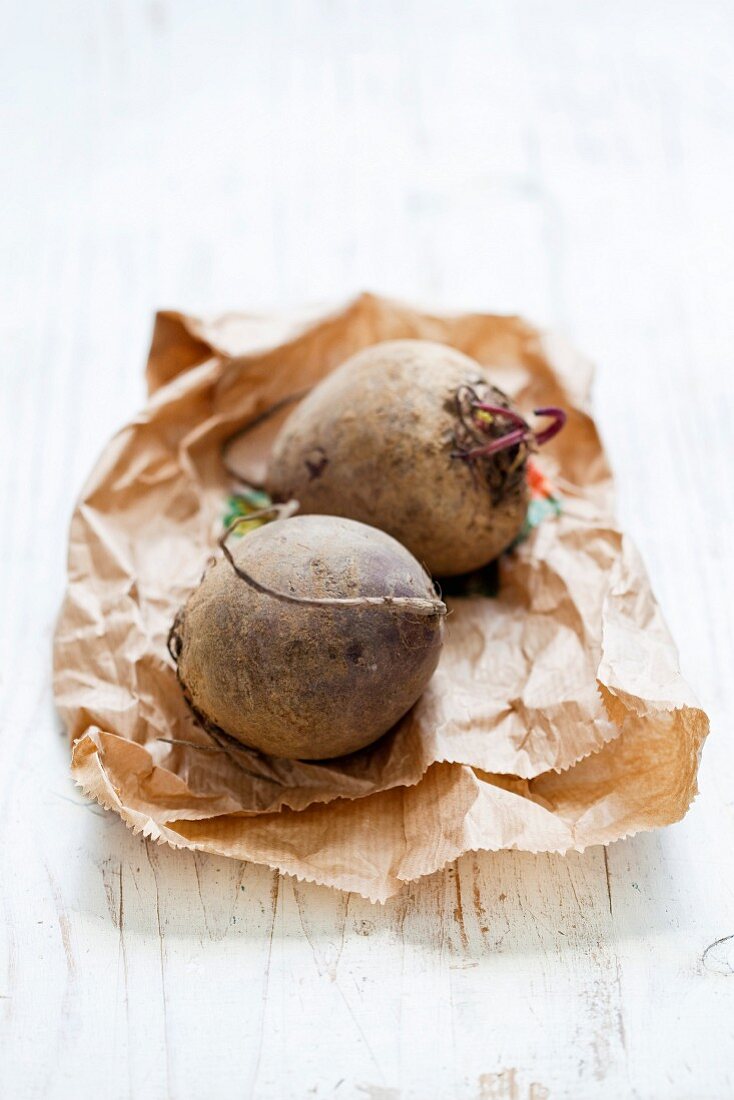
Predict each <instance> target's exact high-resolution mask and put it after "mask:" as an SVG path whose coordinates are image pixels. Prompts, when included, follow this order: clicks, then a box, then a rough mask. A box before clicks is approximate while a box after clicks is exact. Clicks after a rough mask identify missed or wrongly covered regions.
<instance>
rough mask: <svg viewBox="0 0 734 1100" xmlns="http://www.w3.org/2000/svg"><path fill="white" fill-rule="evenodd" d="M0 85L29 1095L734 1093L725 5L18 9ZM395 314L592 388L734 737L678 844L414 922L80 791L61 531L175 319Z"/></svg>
mask: <svg viewBox="0 0 734 1100" xmlns="http://www.w3.org/2000/svg"><path fill="white" fill-rule="evenodd" d="M2 13H3V17H2V28H3V30H2V37H1V39H0V41H1V42H2V45H1V46H0V49H1V51H2V64H1V65H0V128H1V134H2V149H1V153H2V155H1V156H0V195H1V197H2V202H1V203H0V326H1V327H0V331H1V333H2V341H1V344H0V347H1V348H2V353H1V360H0V362H1V366H0V371H1V375H0V417H1V422H0V494H1V499H2V509H1V511H0V517H1V522H2V526H3V533H2V537H0V555H1V558H0V562H1V569H0V585H1V588H0V599H1V607H0V646H1V649H0V723H1V725H2V748H3V755H2V770H1V772H0V834H1V839H0V891H1V894H2V898H1V900H2V909H1V910H0V921H1V923H0V1019H1V1020H2V1032H1V1034H2V1044H3V1047H2V1053H1V1055H0V1096H2V1097H3V1098H5V1097H8V1098H11V1097H12V1098H14V1100H16V1098H17V1100H31V1098H36V1097H51V1098H66V1097H74V1098H77V1100H79V1098H81V1100H84V1098H87V1097H95V1098H96V1097H99V1096H104V1097H105V1098H106V1100H117V1098H120V1100H122V1098H127V1097H132V1098H136V1100H137V1098H145V1100H147V1098H151V1100H158V1098H164V1097H173V1098H176V1100H198V1098H203V1100H207V1098H210V1097H220V1096H221V1097H224V1096H226V1097H230V1096H231V1097H242V1098H246V1097H256V1098H270V1097H273V1098H281V1097H296V1098H301V1097H310V1096H314V1097H331V1096H334V1097H337V1098H338V1100H344V1098H350V1097H355V1098H364V1097H367V1098H369V1100H397V1098H401V1100H408V1098H415V1100H431V1098H434V1097H436V1098H446V1100H465V1098H466V1100H469V1098H471V1100H474V1098H482V1100H490V1098H491V1100H495V1098H500V1097H502V1098H512V1100H542V1098H546V1097H552V1098H553V1100H556V1098H558V1097H574V1098H576V1097H578V1098H583V1100H586V1098H595V1097H610V1098H612V1097H614V1098H616V1097H625V1096H630V1097H639V1098H665V1100H668V1098H672V1100H679V1098H680V1100H691V1098H693V1100H696V1098H722V1097H730V1096H732V1095H734V855H733V854H732V851H733V848H734V801H733V799H732V790H733V789H734V782H733V781H734V746H733V745H732V718H733V706H732V704H733V702H734V689H733V687H732V682H733V677H732V666H733V662H734V637H733V632H732V610H733V609H734V581H733V579H732V577H733V575H734V574H733V573H732V566H733V565H734V561H733V560H732V546H733V545H734V494H733V493H732V490H731V483H732V460H734V449H733V448H732V442H731V441H732V430H733V424H734V383H732V370H733V361H734V308H732V306H733V304H734V260H733V257H734V211H733V209H732V179H734V56H733V50H732V43H733V42H734V6H733V5H732V4H731V3H727V2H722V3H713V2H708V0H688V2H678V0H660V2H646V0H615V3H613V4H612V3H606V2H602V0H555V2H547V0H537V2H529V0H497V2H488V0H485V2H479V0H477V2H476V3H470V2H458V0H453V2H451V3H449V2H445V3H440V2H433V0H430V2H429V0H420V2H418V0H415V2H412V3H411V2H400V0H398V2H396V0H371V2H370V3H369V4H366V3H365V4H359V3H352V2H341V0H322V2H317V0H303V2H300V3H298V2H295V0H294V2H293V3H286V2H281V0H262V2H251V0H238V2H234V0H233V2H231V3H229V2H223V0H222V2H219V0H210V2H209V3H207V4H204V3H197V2H195V0H176V2H174V0H67V2H65V3H63V4H61V3H54V2H53V0H24V2H23V3H21V4H19V3H15V2H13V0H7V2H5V3H3V4H2ZM365 287H366V288H370V289H375V290H379V291H382V292H385V293H392V294H396V295H400V296H403V297H406V298H409V299H417V300H420V301H424V302H428V303H432V304H434V305H436V306H438V307H441V306H445V307H458V308H463V307H467V308H473V307H476V308H489V309H495V310H506V311H518V312H522V313H525V314H527V315H528V316H529V317H531V318H532V319H534V320H536V321H538V322H541V323H546V324H551V325H555V326H557V327H560V328H562V329H564V330H565V331H566V332H567V333H568V334H569V335H570V336H571V337H572V338H573V339H574V340H575V341H576V342H577V343H578V344H579V345H580V346H581V347H582V348H584V349H585V350H586V351H587V352H588V353H589V354H590V355H592V356H593V357H594V358H595V359H596V360H597V362H598V363H599V374H598V380H597V386H596V405H597V412H598V416H599V419H600V421H601V424H602V427H603V429H604V433H605V437H606V441H607V443H608V446H609V450H610V452H611V455H612V459H613V461H614V464H615V467H616V471H617V474H618V478H619V486H620V505H619V508H620V513H621V516H622V519H623V521H624V523H625V524H626V526H627V527H628V528H629V529H630V530H631V531H632V533H633V534H634V536H635V537H636V539H637V541H638V543H639V544H640V545H641V547H642V550H643V552H644V554H645V556H646V559H647V562H648V564H649V567H650V570H651V573H652V576H653V580H654V583H655V586H656V589H657V592H658V594H659V597H660V599H661V601H662V604H663V606H664V608H665V611H666V614H667V617H668V619H669V622H670V624H671V626H672V628H673V630H674V633H675V635H676V636H677V638H678V641H679V643H680V649H681V659H682V665H683V668H684V671H685V673H686V674H687V675H688V677H689V678H690V680H691V681H692V683H693V684H694V685H695V686H696V688H697V690H698V692H699V694H700V696H701V698H702V700H703V701H704V703H705V704H706V705H707V706H708V708H709V710H710V713H711V716H712V721H713V735H712V737H711V739H710V740H709V743H708V745H707V748H706V751H705V754H704V759H703V766H702V771H701V795H700V797H699V799H698V801H697V802H696V804H695V806H694V808H693V809H692V811H691V813H690V814H689V816H688V818H687V819H686V820H685V821H684V822H683V823H681V824H680V825H678V826H676V827H674V828H671V829H669V830H668V831H666V832H664V833H660V834H657V835H646V836H640V837H637V838H635V839H632V840H630V841H628V842H625V843H620V844H617V845H613V846H612V847H611V848H610V849H609V850H608V852H606V853H605V852H604V851H603V850H602V849H595V850H590V851H588V852H587V853H585V854H584V855H581V856H574V857H571V858H569V859H561V858H556V857H545V856H538V857H532V856H528V855H518V854H512V853H500V854H497V855H481V856H477V857H471V856H469V857H465V858H464V859H462V860H460V861H459V862H458V863H457V864H456V865H455V866H453V867H450V868H449V869H447V870H446V871H445V872H444V873H441V874H437V875H436V876H434V877H433V878H432V879H430V880H427V881H425V882H423V883H420V884H418V885H416V886H415V887H413V888H412V889H410V890H407V891H406V893H405V894H404V895H403V896H401V897H400V898H398V899H395V900H393V901H391V902H390V903H389V904H388V905H386V906H385V907H384V908H380V907H376V906H371V905H370V904H369V903H367V902H365V901H363V900H361V899H359V898H357V897H354V896H350V897H347V896H345V895H340V894H337V893H335V892H330V891H329V890H327V889H323V888H318V887H311V886H297V885H294V883H293V882H292V881H290V880H287V879H279V878H278V877H277V876H276V875H274V874H271V873H270V872H269V871H266V870H263V869H261V868H259V867H255V866H248V865H241V864H237V863H230V862H227V861H226V860H219V859H215V858H208V857H205V856H193V855H191V854H189V853H182V852H174V851H171V850H169V849H166V848H162V849H159V848H156V847H154V846H152V845H150V844H148V843H146V842H144V841H142V840H140V839H139V838H136V837H134V836H132V834H131V833H129V832H128V831H127V830H126V829H125V827H124V826H123V825H122V824H121V823H120V821H119V820H118V819H117V818H115V817H113V816H111V815H109V814H105V813H104V812H103V811H102V810H101V809H100V808H98V807H95V806H91V805H87V804H86V803H85V802H84V800H83V799H82V798H81V797H80V795H79V794H78V792H77V791H76V790H75V788H74V787H73V786H72V785H71V783H70V781H69V779H68V778H67V771H66V761H67V747H66V744H65V741H64V738H63V736H62V733H61V730H60V725H59V721H58V719H57V717H56V716H55V714H54V711H53V708H52V704H51V698H50V686H49V680H50V673H49V656H50V653H49V651H50V640H51V632H52V627H53V622H54V616H55V614H56V611H57V608H58V605H59V600H60V597H61V592H62V588H63V578H64V555H65V541H66V524H67V521H68V517H69V514H70V510H71V507H72V503H73V499H74V496H75V494H76V492H77V491H78V489H79V487H80V485H81V482H82V480H83V478H84V476H85V474H86V472H87V470H88V469H89V467H90V465H91V463H92V461H93V460H94V457H95V456H96V454H97V453H98V451H99V449H100V448H101V446H102V445H103V443H104V442H105V440H106V439H107V438H108V436H109V435H110V434H111V433H112V432H113V431H114V429H115V428H116V427H117V426H119V425H120V423H121V422H122V421H123V420H124V419H125V418H127V417H129V416H130V415H131V414H132V413H133V412H134V411H135V410H136V408H137V407H138V406H139V405H140V403H141V401H142V399H143V384H142V366H143V360H144V354H145V350H146V345H147V341H148V337H149V332H150V325H151V314H152V311H153V309H154V308H155V307H157V306H164V305H165V306H173V307H180V308H188V309H190V310H192V311H205V310H219V309H224V308H230V307H231V308H237V307H240V308H244V307H247V308H267V307H269V306H274V305H275V306H277V305H279V304H289V303H295V302H301V301H313V300H323V299H329V298H337V297H343V296H344V295H345V294H346V293H349V292H351V291H354V290H357V289H360V288H365Z"/></svg>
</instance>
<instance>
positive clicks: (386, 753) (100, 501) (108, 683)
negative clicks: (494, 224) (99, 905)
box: [54, 294, 708, 900]
mask: <svg viewBox="0 0 734 1100" xmlns="http://www.w3.org/2000/svg"><path fill="white" fill-rule="evenodd" d="M399 337H422V338H428V339H432V340H439V341H443V342H445V343H447V344H451V345H453V346H455V347H457V348H459V349H460V350H462V351H464V352H466V353H467V354H469V355H471V356H473V357H474V358H476V359H478V360H479V361H480V362H482V363H485V364H487V365H488V366H489V367H491V371H492V374H493V377H494V380H495V381H496V382H497V384H498V385H499V386H500V387H501V388H502V389H504V390H505V391H506V392H508V393H509V394H511V395H512V397H513V398H514V400H515V401H516V402H517V403H518V405H519V406H520V407H521V409H524V410H525V411H526V412H527V411H530V410H532V409H533V408H534V407H538V406H543V405H549V404H557V405H562V406H564V407H565V408H566V409H567V410H568V413H569V417H568V423H567V426H566V428H565V430H564V431H563V432H562V433H561V434H560V435H559V436H558V437H556V439H554V440H553V441H552V443H551V444H549V445H548V446H547V447H546V448H544V449H543V452H542V456H541V457H540V458H539V459H538V461H539V462H540V463H541V465H542V467H543V469H544V471H545V472H546V473H547V474H548V475H549V476H550V477H551V478H552V480H553V482H554V484H555V485H556V486H557V487H558V490H559V491H560V494H561V496H562V500H563V510H562V513H561V515H560V516H558V517H556V518H549V519H546V520H545V521H543V522H542V523H541V524H540V525H539V526H538V527H537V528H536V529H535V530H534V531H533V532H532V533H531V534H530V536H529V538H528V539H527V540H526V541H525V542H524V543H522V544H521V545H520V546H518V547H517V548H516V549H515V550H513V551H512V552H511V553H509V554H507V555H504V556H503V558H502V559H501V562H500V567H499V572H500V585H499V593H498V595H497V596H496V597H495V598H491V597H488V596H481V595H474V596H470V597H457V598H453V599H448V601H447V602H448V603H449V607H450V610H451V615H450V616H449V618H448V620H447V638H446V644H445V648H444V653H443V656H442V658H441V662H440V665H439V668H438V670H437V672H436V674H435V676H434V678H433V680H432V681H431V683H430V685H429V687H428V689H427V690H426V692H425V693H424V695H423V696H422V698H421V699H420V700H419V702H418V703H417V704H416V706H415V707H414V708H413V710H412V711H411V712H410V713H409V714H408V715H407V716H406V717H405V718H404V719H403V720H402V721H401V722H400V723H399V724H398V725H397V726H396V727H395V728H394V729H393V730H392V731H391V732H390V733H389V734H387V735H386V736H385V737H384V738H382V739H381V740H380V741H379V742H378V743H377V744H376V745H373V746H371V747H369V748H367V749H364V750H362V751H361V752H359V753H355V754H353V755H352V756H350V757H346V758H342V759H340V760H334V761H329V762H319V763H312V764H309V763H302V762H297V761H283V760H276V759H273V758H268V757H264V756H262V755H259V754H257V753H254V752H250V751H248V750H246V749H244V748H243V749H238V748H233V747H230V746H229V745H227V744H226V743H224V744H222V743H214V742H212V740H211V738H210V736H209V735H207V734H206V733H205V732H204V730H202V729H201V728H200V726H199V725H198V724H197V722H196V721H195V719H194V718H193V717H192V715H191V713H190V711H189V709H188V707H187V706H186V704H185V702H184V700H183V697H182V695H181V692H180V690H179V686H178V683H177V680H176V674H175V670H174V667H173V664H172V662H171V660H170V658H169V656H168V653H167V650H166V637H167V633H168V630H169V627H170V624H171V621H172V619H173V616H174V614H175V612H176V610H177V608H178V607H179V605H180V604H181V603H182V602H183V601H184V600H185V599H186V597H187V595H188V594H189V592H190V591H191V589H192V588H194V587H195V586H196V584H197V583H198V581H199V578H200V576H201V573H202V571H203V569H204V567H205V565H206V562H207V560H208V558H209V557H210V556H211V554H212V552H213V549H214V548H215V547H216V540H217V538H218V536H219V535H220V534H221V533H222V530H223V526H222V524H223V516H224V513H225V506H226V501H227V497H228V495H229V493H230V492H231V491H232V484H231V480H230V478H229V477H228V476H227V474H226V472H225V470H224V467H223V464H222V458H221V448H222V445H223V442H224V441H225V440H226V439H227V438H228V437H230V436H231V435H232V433H233V432H235V431H236V430H237V429H238V428H240V427H242V426H244V425H246V424H248V423H249V422H251V421H253V420H255V419H256V418H257V417H258V416H259V415H260V414H261V413H262V412H264V411H265V410H267V409H268V408H270V407H271V406H273V405H275V404H276V403H277V402H279V401H281V400H282V399H283V398H286V397H289V396H290V395H293V394H297V393H300V392H302V391H303V390H305V389H307V388H308V387H309V386H311V385H313V384H314V383H315V382H317V381H318V380H319V379H320V378H322V377H324V375H326V374H327V373H328V372H329V371H331V370H333V369H334V368H335V367H336V366H338V365H339V364H340V363H341V362H343V361H344V359H346V358H347V357H348V356H349V355H351V354H352V353H353V352H355V351H357V350H358V349H360V348H362V347H365V346H367V345H369V344H372V343H375V342H377V341H380V340H386V339H394V338H399ZM147 380H148V387H149V392H150V399H149V402H148V405H147V406H146V408H145V409H144V410H143V412H142V413H140V414H139V415H138V416H137V417H136V418H135V419H134V420H133V421H132V422H131V423H130V424H128V425H127V426H126V427H125V428H123V429H122V430H121V431H120V432H119V433H118V434H117V435H116V436H115V437H114V439H113V440H112V441H111V442H110V443H109V445H108V446H107V448H106V449H105V451H104V453H103V454H102V456H101V458H100V459H99V461H98V463H97V465H96V467H95V469H94V470H93V472H92V474H91V476H90V478H89V480H88V482H87V484H86V486H85V487H84V490H83V492H82V494H81V498H80V501H79V503H78V505H77V508H76V510H75V512H74V516H73V519H72V523H71V533H70V547H69V584H68V590H67V593H66V597H65V600H64V604H63V608H62V611H61V614H60V618H59V622H58V626H57V630H56V637H55V646H54V690H55V697H56V702H57V706H58V708H59V711H60V712H61V714H62V716H63V718H64V720H65V722H66V724H67V727H68V730H69V735H70V738H71V741H72V746H73V747H72V773H73V775H74V778H75V779H76V781H77V783H79V784H80V786H81V787H82V788H83V789H84V790H85V791H86V792H87V793H88V794H89V795H91V796H92V797H94V798H96V799H97V800H98V801H99V802H100V803H101V804H102V805H104V806H106V807H108V808H110V809H114V810H116V811H117V812H118V813H119V814H120V816H121V817H122V818H123V820H125V821H126V822H127V823H128V824H129V825H131V826H132V827H133V828H134V829H135V830H137V831H141V830H142V831H143V832H144V833H145V834H146V835H148V836H151V837H154V838H156V839H159V840H165V841H168V842H169V843H171V844H173V845H176V846H180V847H188V848H196V849H201V850H205V851H211V852H217V853H220V854H222V855H227V856H233V857H237V858H241V859H248V860H253V861H256V862H260V863H265V864H267V865H269V866H270V867H273V868H277V869H278V870H280V871H282V872H285V873H289V874H294V875H296V876H298V877H299V878H301V879H305V880H310V881H315V882H320V883H325V884H328V885H332V886H336V887H340V888H342V889H345V890H356V891H358V892H359V893H361V894H363V895H364V896H365V897H368V898H371V899H373V900H384V899H385V898H387V897H389V896H390V895H391V894H393V893H395V892H396V891H397V890H398V889H399V888H400V887H401V885H402V884H403V883H405V882H407V881H410V880H412V879H416V878H418V877H420V876H422V875H427V874H430V873H431V872H432V871H435V870H437V869H438V868H440V867H442V866H443V865H444V864H446V863H447V862H449V861H451V860H453V859H454V858H456V857H457V856H458V855H460V854H461V853H462V852H466V851H469V850H480V849H492V850H496V849H499V848H518V849H523V850H528V851H535V852H537V851H555V852H565V851H567V850H568V849H571V848H574V849H578V850H580V849H583V848H584V847H585V846H587V845H589V844H598V843H608V842H610V841H612V840H616V839H618V838H620V837H622V836H625V835H629V834H630V833H633V832H636V831H638V830H641V829H649V828H653V827H655V826H658V825H663V824H667V823H670V822H672V821H675V820H677V819H679V818H680V817H682V816H683V814H684V813H685V811H686V809H687V807H688V805H689V803H690V801H691V799H692V798H693V796H694V794H695V792H696V771H697V766H698V759H699V755H700V749H701V745H702V743H703V740H704V738H705V736H706V733H707V730H708V720H707V718H706V716H705V714H704V713H703V712H702V711H701V710H700V709H699V707H698V706H697V704H696V701H695V699H694V697H693V695H692V694H691V692H690V690H689V689H688V687H687V685H686V684H685V682H684V681H683V680H682V678H681V676H680V672H679V670H678V664H677V656H676V651H675V647H674V644H673V642H672V640H671V638H670V636H669V634H668V631H667V629H666V627H665V624H664V622H663V619H662V616H661V614H660V610H659V608H658V606H657V604H656V602H655V599H654V596H653V594H652V591H651V588H650V583H649V580H648V578H647V575H646V573H645V570H644V567H643V565H642V563H641V561H640V558H639V556H638V554H637V552H636V551H635V549H634V547H633V546H632V545H631V544H630V541H629V539H627V538H626V537H625V536H624V534H623V533H622V532H621V531H620V530H619V529H618V528H617V526H616V524H615V521H614V517H613V511H612V480H611V475H610V471H609V467H608V465H607V461H606V458H605V455H604V452H603V449H602V447H601V444H600V441H599V437H598V434H597V431H596V427H595V425H594V421H593V420H592V418H591V415H590V413H589V410H588V407H587V401H588V389H589V384H590V380H591V370H590V367H589V365H588V363H586V362H585V361H584V360H583V359H581V358H579V356H578V355H576V354H575V353H574V352H573V351H572V350H571V349H570V348H569V347H568V346H567V345H565V344H564V343H563V342H562V341H560V340H559V339H557V338H556V337H552V336H550V335H548V334H545V333H541V332H538V331H537V330H535V329H533V328H532V327H531V326H529V325H527V324H526V323H525V322H523V321H521V320H519V319H517V318H513V317H500V316H492V315H482V314H470V315H458V316H450V317H449V316H446V317H438V316H432V315H428V314H426V313H422V312H418V311H417V310H415V309H411V308H409V307H407V306H404V305H401V304H397V303H395V302H391V301H387V300H384V299H380V298H377V297H375V296H373V295H368V294H365V295H362V296H360V297H359V298H358V299H356V300H354V301H351V302H349V303H347V304H346V305H345V306H342V307H340V308H338V309H336V310H333V311H329V312H325V311H320V312H319V311H310V312H308V313H300V314H289V315H283V316H275V317H259V316H249V315H244V314H229V315H226V316H223V317H219V318H215V319H214V320H210V321H202V320H197V319H195V318H192V317H186V316H183V315H181V314H177V313H161V314H159V315H158V317H157V319H156V326H155V331H154V335H153V343H152V347H151V352H150V357H149V362H148V368H147ZM288 411H290V410H289V409H285V410H284V412H283V414H282V415H279V416H278V417H275V418H272V419H271V420H268V421H266V422H264V423H262V424H261V425H260V426H259V427H258V428H256V429H254V430H253V431H252V432H251V433H248V434H247V435H246V436H245V437H243V438H242V439H241V440H240V441H239V443H238V444H237V445H236V446H235V447H234V448H233V449H232V452H231V456H230V457H231V459H232V460H234V459H236V465H237V468H238V469H241V470H243V471H244V472H246V473H247V474H248V476H252V477H257V476H259V475H261V474H262V472H263V470H264V467H265V463H266V461H267V452H268V448H269V446H270V443H271V442H272V438H273V436H274V433H275V431H276V430H277V428H278V427H279V424H280V422H282V419H283V418H284V416H285V415H287V413H288Z"/></svg>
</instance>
